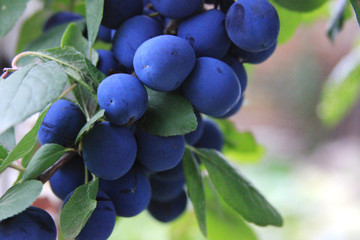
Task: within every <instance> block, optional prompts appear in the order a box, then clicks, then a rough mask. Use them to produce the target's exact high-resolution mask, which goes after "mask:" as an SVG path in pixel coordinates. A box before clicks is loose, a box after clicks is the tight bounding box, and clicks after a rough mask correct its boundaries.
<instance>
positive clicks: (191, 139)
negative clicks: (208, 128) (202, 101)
mask: <svg viewBox="0 0 360 240" xmlns="http://www.w3.org/2000/svg"><path fill="white" fill-rule="evenodd" d="M195 116H196V120H197V127H196V129H195V131H193V132H191V133H188V134H186V135H185V141H186V142H187V143H188V144H190V145H193V144H194V143H196V142H197V141H198V140H199V138H200V136H201V134H202V132H203V130H204V124H203V121H202V117H201V115H200V113H199V112H197V111H195Z"/></svg>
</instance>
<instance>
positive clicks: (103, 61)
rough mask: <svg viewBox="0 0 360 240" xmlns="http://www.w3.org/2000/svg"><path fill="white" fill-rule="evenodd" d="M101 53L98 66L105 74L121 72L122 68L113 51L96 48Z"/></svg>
mask: <svg viewBox="0 0 360 240" xmlns="http://www.w3.org/2000/svg"><path fill="white" fill-rule="evenodd" d="M96 51H97V52H98V54H99V61H98V63H97V68H98V69H99V70H100V71H101V72H102V73H104V74H105V75H107V76H109V75H112V74H114V73H118V72H121V71H122V69H121V67H120V65H119V63H118V62H117V60H116V58H115V56H114V54H113V52H111V51H108V50H104V49H98V50H96Z"/></svg>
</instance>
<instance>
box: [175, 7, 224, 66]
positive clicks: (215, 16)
mask: <svg viewBox="0 0 360 240" xmlns="http://www.w3.org/2000/svg"><path fill="white" fill-rule="evenodd" d="M224 20H225V14H224V13H223V12H221V11H220V10H216V9H212V10H210V11H206V12H204V13H202V14H199V15H196V16H194V17H191V18H189V19H187V20H185V21H183V22H181V24H180V26H179V28H178V32H177V34H178V36H179V37H181V38H184V39H186V40H187V41H188V42H189V43H190V44H191V46H192V47H193V48H194V50H195V53H196V55H197V56H198V57H213V58H219V59H220V58H222V57H224V56H225V55H226V53H227V51H228V50H229V48H230V46H231V41H230V39H229V37H228V36H227V33H226V29H225V26H224Z"/></svg>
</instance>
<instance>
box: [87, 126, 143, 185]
mask: <svg viewBox="0 0 360 240" xmlns="http://www.w3.org/2000/svg"><path fill="white" fill-rule="evenodd" d="M136 151H137V145H136V140H135V137H134V135H133V133H132V132H131V131H130V130H129V129H128V128H125V127H117V126H114V125H111V124H110V123H109V122H102V123H99V124H98V125H96V126H95V127H94V128H92V129H91V130H90V131H89V132H88V133H87V134H86V135H85V136H84V138H83V150H82V153H83V158H84V161H85V164H86V166H87V168H88V169H89V170H90V171H91V172H92V173H94V174H95V175H96V176H98V177H101V178H103V179H106V180H115V179H118V178H120V177H122V176H124V175H125V174H126V173H127V172H128V171H129V170H130V168H131V167H132V165H133V164H134V162H135V158H136Z"/></svg>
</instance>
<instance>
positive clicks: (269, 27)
mask: <svg viewBox="0 0 360 240" xmlns="http://www.w3.org/2000/svg"><path fill="white" fill-rule="evenodd" d="M225 26H226V30H227V33H228V35H229V37H230V39H231V41H232V42H233V43H234V44H235V45H237V46H238V47H239V48H241V49H244V50H246V51H250V52H259V51H264V50H266V49H268V48H270V47H271V46H272V45H273V44H274V43H275V42H276V40H277V37H278V35H279V29H280V22H279V16H278V14H277V12H276V9H275V8H274V6H273V5H271V3H270V2H269V1H267V0H239V1H237V2H235V3H234V4H233V5H232V6H231V7H230V8H229V10H228V12H227V14H226V21H225Z"/></svg>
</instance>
